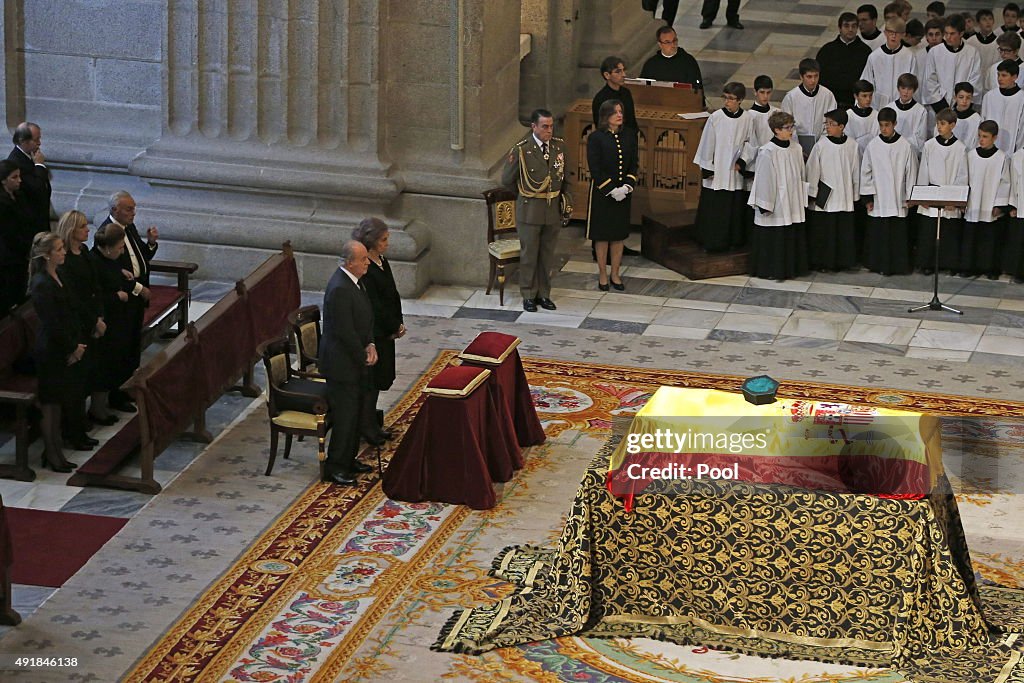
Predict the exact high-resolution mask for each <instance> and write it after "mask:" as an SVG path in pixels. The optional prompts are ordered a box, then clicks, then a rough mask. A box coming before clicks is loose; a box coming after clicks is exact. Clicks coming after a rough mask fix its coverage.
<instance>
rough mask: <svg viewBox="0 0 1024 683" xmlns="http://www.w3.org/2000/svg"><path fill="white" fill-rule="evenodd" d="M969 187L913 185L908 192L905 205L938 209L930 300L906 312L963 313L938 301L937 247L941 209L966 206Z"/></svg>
mask: <svg viewBox="0 0 1024 683" xmlns="http://www.w3.org/2000/svg"><path fill="white" fill-rule="evenodd" d="M968 193H970V188H969V187H968V186H966V185H914V189H913V190H911V192H910V199H909V200H908V201H907V206H908V207H910V206H924V207H926V208H930V209H938V210H937V211H936V212H935V272H934V276H935V280H934V287H935V288H934V290H933V292H932V300H931V301H929V302H928V303H926V304H923V305H921V306H915V307H914V308H908V309H907V312H908V313H917V312H918V311H924V310H929V311H949V312H950V313H956V314H957V315H963V314H964V312H963V311H958V310H957V309H955V308H953V307H952V306H947V305H946V304H944V303H942V302H941V301H939V248H940V245H941V242H942V210H943V209H945V208H947V207H956V208H963V207H965V206H967V195H968Z"/></svg>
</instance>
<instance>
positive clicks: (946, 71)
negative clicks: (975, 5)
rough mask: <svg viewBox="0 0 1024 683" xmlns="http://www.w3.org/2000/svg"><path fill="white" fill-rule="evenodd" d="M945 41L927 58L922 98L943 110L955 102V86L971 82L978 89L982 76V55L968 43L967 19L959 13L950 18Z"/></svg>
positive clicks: (947, 23)
mask: <svg viewBox="0 0 1024 683" xmlns="http://www.w3.org/2000/svg"><path fill="white" fill-rule="evenodd" d="M942 35H943V42H942V44H941V45H938V46H936V47H935V48H933V49H931V50H929V51H928V56H927V57H926V58H925V66H924V74H925V75H924V78H925V81H924V83H923V84H922V96H921V101H922V102H924V103H925V104H927V105H929V106H930V107H932V110H933V111H935V112H938V111H941V110H943V109H945V108H946V107H948V106H949V103H950V102H952V101H953V96H954V93H953V86H955V85H956V84H957V83H959V82H960V81H967V82H968V83H971V84H973V85H974V87H975V88H976V89H977V87H978V79H980V78H981V57H979V56H978V51H977V50H975V49H974V48H973V47H971V46H970V45H967V44H966V43H964V19H963V17H961V16H960V15H959V14H954V15H953V16H951V17H947V18H946V21H945V24H944V26H943V34H942Z"/></svg>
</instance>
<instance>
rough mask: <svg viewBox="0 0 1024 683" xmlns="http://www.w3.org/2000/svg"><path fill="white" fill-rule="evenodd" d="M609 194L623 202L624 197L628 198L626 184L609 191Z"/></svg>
mask: <svg viewBox="0 0 1024 683" xmlns="http://www.w3.org/2000/svg"><path fill="white" fill-rule="evenodd" d="M608 196H609V197H611V198H612V199H614V200H615V201H617V202H621V201H622V200H623V199H625V198H626V186H625V185H622V186H620V187H616V188H615V189H614V190H612V191H611V192H609V193H608Z"/></svg>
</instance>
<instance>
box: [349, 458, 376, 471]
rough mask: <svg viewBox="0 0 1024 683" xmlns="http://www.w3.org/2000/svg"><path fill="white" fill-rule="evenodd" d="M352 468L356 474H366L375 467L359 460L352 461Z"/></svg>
mask: <svg viewBox="0 0 1024 683" xmlns="http://www.w3.org/2000/svg"><path fill="white" fill-rule="evenodd" d="M351 469H352V471H353V472H355V473H356V474H366V473H367V472H373V468H372V467H370V466H369V465H364V464H363V463H361V462H358V461H357V462H354V463H352V468H351Z"/></svg>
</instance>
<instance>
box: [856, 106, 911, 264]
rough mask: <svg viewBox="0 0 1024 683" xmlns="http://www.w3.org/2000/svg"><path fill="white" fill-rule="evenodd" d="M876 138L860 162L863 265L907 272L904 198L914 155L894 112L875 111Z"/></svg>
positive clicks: (909, 180) (887, 110)
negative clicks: (863, 211) (865, 218)
mask: <svg viewBox="0 0 1024 683" xmlns="http://www.w3.org/2000/svg"><path fill="white" fill-rule="evenodd" d="M878 129H879V133H878V137H877V138H875V139H874V140H872V141H871V142H870V143H868V146H867V149H865V150H864V158H863V160H862V161H861V165H860V196H861V199H862V200H863V201H864V205H865V207H866V208H867V210H868V225H867V232H866V234H865V235H864V265H865V266H867V267H868V268H869V269H871V270H873V271H875V272H878V273H881V274H882V275H891V274H898V273H906V272H909V271H910V243H909V231H908V229H907V200H908V199H909V198H910V191H911V190H912V189H913V187H914V182H915V181H916V180H917V154H915V153H914V148H913V147H911V145H910V143H909V142H907V140H906V139H905V138H904V137H903V136H902V135H900V134H899V133H897V132H896V111H895V110H893V109H889V108H886V109H882V110H881V111H879V112H878Z"/></svg>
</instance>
